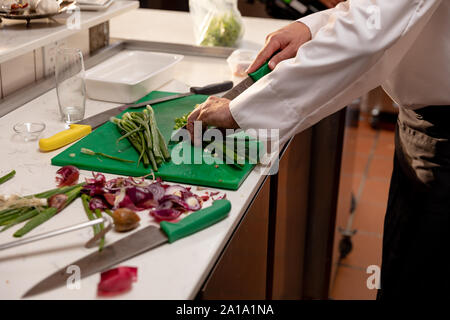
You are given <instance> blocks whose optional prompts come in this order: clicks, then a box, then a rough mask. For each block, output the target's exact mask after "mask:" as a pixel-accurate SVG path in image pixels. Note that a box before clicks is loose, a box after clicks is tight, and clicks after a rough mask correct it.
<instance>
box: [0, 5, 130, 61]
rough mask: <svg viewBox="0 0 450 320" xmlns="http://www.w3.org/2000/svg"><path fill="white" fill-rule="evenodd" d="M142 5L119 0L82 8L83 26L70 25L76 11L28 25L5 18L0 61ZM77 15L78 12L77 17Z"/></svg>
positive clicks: (1, 28)
mask: <svg viewBox="0 0 450 320" xmlns="http://www.w3.org/2000/svg"><path fill="white" fill-rule="evenodd" d="M138 7H139V2H138V1H126V0H116V1H115V2H114V3H113V4H112V5H111V6H110V7H109V8H108V9H106V10H104V11H81V12H80V28H68V27H67V26H66V21H67V19H68V18H70V17H71V15H72V13H63V14H61V15H58V16H54V17H53V18H52V19H36V20H31V24H30V27H28V28H27V27H26V23H25V21H24V20H8V19H3V21H2V23H0V63H2V62H5V61H8V60H10V59H12V58H15V57H17V56H20V55H22V54H25V53H27V52H30V51H33V50H34V49H37V48H40V47H43V46H46V45H48V44H50V43H52V42H56V41H58V40H61V39H64V38H67V37H68V36H71V35H73V34H75V33H77V32H79V31H81V30H85V29H88V28H90V27H92V26H95V25H97V24H100V23H103V22H105V21H108V20H110V19H111V18H113V17H115V16H117V15H120V14H122V13H124V12H127V11H130V10H133V9H136V8H138ZM75 19H76V18H75V16H74V17H73V21H75ZM70 21H71V20H70Z"/></svg>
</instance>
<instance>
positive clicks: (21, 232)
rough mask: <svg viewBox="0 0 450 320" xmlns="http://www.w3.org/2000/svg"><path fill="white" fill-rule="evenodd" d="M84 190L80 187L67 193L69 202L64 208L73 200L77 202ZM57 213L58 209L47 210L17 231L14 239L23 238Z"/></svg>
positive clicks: (49, 208) (67, 201) (50, 208)
mask: <svg viewBox="0 0 450 320" xmlns="http://www.w3.org/2000/svg"><path fill="white" fill-rule="evenodd" d="M82 188H83V187H82V186H78V187H76V188H74V189H72V190H70V191H68V192H66V193H65V194H66V195H67V200H66V203H65V204H64V207H63V208H65V207H67V206H68V205H69V204H70V203H71V202H72V201H73V200H75V199H76V198H77V197H78V195H79V194H80V191H81V189H82ZM57 213H58V209H57V208H53V207H48V208H45V209H44V210H42V211H41V212H40V213H39V214H38V215H36V216H34V217H33V218H32V219H31V220H30V221H28V222H27V223H26V224H25V225H24V226H23V227H22V228H21V229H19V230H17V231H16V232H15V233H14V237H22V236H23V235H25V234H27V233H28V232H30V231H31V230H33V229H34V228H36V227H38V226H39V225H41V224H43V223H44V222H45V221H47V220H49V219H51V218H52V217H53V216H54V215H55V214H57Z"/></svg>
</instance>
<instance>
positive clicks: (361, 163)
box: [352, 153, 369, 175]
mask: <svg viewBox="0 0 450 320" xmlns="http://www.w3.org/2000/svg"><path fill="white" fill-rule="evenodd" d="M353 156H354V157H355V158H354V161H353V172H352V173H353V174H355V175H363V174H364V173H365V171H366V166H367V162H368V161H369V154H364V153H355V154H354V155H353Z"/></svg>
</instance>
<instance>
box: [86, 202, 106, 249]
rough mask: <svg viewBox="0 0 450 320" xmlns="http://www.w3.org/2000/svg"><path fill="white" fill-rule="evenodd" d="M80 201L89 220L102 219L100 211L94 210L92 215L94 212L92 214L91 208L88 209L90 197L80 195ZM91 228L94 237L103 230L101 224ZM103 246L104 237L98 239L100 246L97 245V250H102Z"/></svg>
mask: <svg viewBox="0 0 450 320" xmlns="http://www.w3.org/2000/svg"><path fill="white" fill-rule="evenodd" d="M81 200H82V202H83V207H84V211H85V212H86V215H87V217H88V219H89V220H95V219H96V218H102V212H101V210H100V209H96V210H95V214H94V212H92V210H91V208H89V201H91V197H90V196H88V195H86V194H82V195H81ZM92 228H93V229H94V236H95V235H96V234H97V233H99V232H100V231H101V230H103V228H104V225H103V223H101V224H100V225H98V224H96V225H95V226H93V227H92ZM104 244H105V237H104V236H103V237H102V238H101V239H100V245H99V249H98V250H99V251H102V250H103V246H104Z"/></svg>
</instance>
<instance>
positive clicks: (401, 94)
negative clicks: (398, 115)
mask: <svg viewBox="0 0 450 320" xmlns="http://www.w3.org/2000/svg"><path fill="white" fill-rule="evenodd" d="M383 89H384V90H385V91H386V92H387V93H388V94H389V95H390V96H391V98H392V99H393V100H394V101H395V102H397V103H398V104H399V105H401V106H404V107H407V108H412V109H417V108H420V107H423V106H427V105H450V1H449V0H443V1H442V3H441V5H440V6H439V8H438V9H437V10H436V12H435V13H434V14H433V16H432V17H431V19H430V21H429V22H428V23H427V25H426V27H425V28H424V29H423V30H422V31H421V33H420V35H419V36H418V38H417V39H416V40H415V42H414V44H413V46H412V47H411V49H410V50H409V51H408V53H407V54H406V55H405V56H404V58H403V59H402V61H401V62H400V64H399V65H398V66H397V67H396V69H395V70H394V71H393V73H392V74H391V76H390V77H389V78H388V79H387V81H386V82H385V83H384V84H383Z"/></svg>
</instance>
